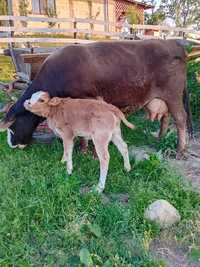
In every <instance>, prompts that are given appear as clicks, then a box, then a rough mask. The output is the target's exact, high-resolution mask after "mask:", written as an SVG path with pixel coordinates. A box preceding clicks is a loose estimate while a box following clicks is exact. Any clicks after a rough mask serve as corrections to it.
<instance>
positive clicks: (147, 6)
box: [123, 0, 153, 9]
mask: <svg viewBox="0 0 200 267" xmlns="http://www.w3.org/2000/svg"><path fill="white" fill-rule="evenodd" d="M123 1H126V2H130V3H133V4H135V5H138V6H142V7H143V8H144V9H149V8H152V7H153V6H152V5H150V4H145V3H141V2H139V1H135V0H123Z"/></svg>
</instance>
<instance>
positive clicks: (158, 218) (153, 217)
mask: <svg viewBox="0 0 200 267" xmlns="http://www.w3.org/2000/svg"><path fill="white" fill-rule="evenodd" d="M144 217H145V218H146V219H148V220H150V221H153V222H155V223H157V224H158V225H159V226H160V227H161V228H167V227H169V226H171V225H173V224H175V223H178V222H179V221H180V220H181V216H180V214H179V212H178V210H177V209H176V208H175V207H174V206H172V205H171V204H170V203H169V202H168V201H166V200H163V199H160V200H156V201H154V202H153V203H152V204H150V205H149V206H148V207H147V209H146V210H145V213H144Z"/></svg>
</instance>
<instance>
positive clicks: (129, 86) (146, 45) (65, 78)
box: [0, 40, 192, 153]
mask: <svg viewBox="0 0 200 267" xmlns="http://www.w3.org/2000/svg"><path fill="white" fill-rule="evenodd" d="M186 83H187V76H186V53H185V50H184V48H183V47H182V45H181V44H180V42H179V41H175V40H144V41H121V42H119V41H110V42H96V43H91V44H86V45H83V44H80V45H70V46H66V47H64V48H61V49H60V50H59V51H56V52H55V53H53V54H52V55H50V56H49V57H48V58H47V59H46V60H45V62H44V63H43V64H42V66H41V69H40V71H39V73H38V74H37V75H36V77H35V79H34V80H33V82H32V83H31V84H30V85H29V87H28V88H27V90H26V91H25V93H24V94H23V95H22V96H21V97H20V98H19V100H18V101H17V102H16V104H15V105H13V106H12V108H11V109H10V110H9V112H8V113H7V115H6V117H5V118H4V120H3V121H2V123H1V124H0V129H2V130H3V129H5V128H6V127H7V128H8V143H9V145H10V146H11V147H12V148H15V147H19V145H26V144H28V143H29V142H30V141H31V136H32V133H33V131H34V130H35V128H36V127H37V125H38V124H39V123H40V122H41V121H42V120H43V118H42V117H39V116H37V115H35V114H33V113H30V112H28V111H27V110H25V108H24V106H23V103H24V101H25V100H26V99H30V97H31V95H32V94H33V93H35V92H37V91H39V90H42V91H48V93H49V94H50V96H51V97H55V96H57V97H71V98H96V97H97V96H102V97H103V98H104V99H105V101H106V102H108V103H111V104H113V105H115V106H117V107H118V108H120V109H121V108H126V107H133V106H134V107H135V108H137V109H140V108H143V107H144V106H145V105H146V104H148V103H149V102H150V101H151V100H153V99H154V98H159V99H162V100H163V101H164V102H165V103H166V104H167V107H168V109H169V113H170V114H171V115H172V117H173V119H174V120H175V123H176V127H177V131H178V152H180V153H183V152H184V150H185V148H186V122H187V125H188V130H189V133H190V134H192V127H191V118H190V110H189V98H188V93H187V84H186ZM163 118H164V117H163ZM162 122H163V120H162ZM163 125H164V124H163V123H162V127H163ZM5 126H6V127H5Z"/></svg>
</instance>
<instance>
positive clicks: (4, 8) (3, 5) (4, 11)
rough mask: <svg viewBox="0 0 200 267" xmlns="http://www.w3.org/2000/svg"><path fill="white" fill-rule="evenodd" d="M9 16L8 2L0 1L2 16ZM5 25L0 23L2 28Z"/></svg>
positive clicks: (0, 13)
mask: <svg viewBox="0 0 200 267" xmlns="http://www.w3.org/2000/svg"><path fill="white" fill-rule="evenodd" d="M7 14H8V7H7V1H6V0H1V1H0V15H7ZM4 24H5V23H4V22H3V21H0V26H3V25H4Z"/></svg>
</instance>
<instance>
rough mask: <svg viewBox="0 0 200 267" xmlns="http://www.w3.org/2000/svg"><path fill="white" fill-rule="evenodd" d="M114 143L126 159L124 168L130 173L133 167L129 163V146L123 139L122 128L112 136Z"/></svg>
mask: <svg viewBox="0 0 200 267" xmlns="http://www.w3.org/2000/svg"><path fill="white" fill-rule="evenodd" d="M112 142H113V143H114V144H115V145H116V147H117V149H118V150H119V152H120V153H121V155H122V157H123V159H124V168H125V169H126V170H127V171H128V172H129V171H130V170H131V165H130V161H129V154H128V146H127V144H126V143H125V142H124V140H123V139H122V135H121V129H120V127H119V128H117V129H116V131H115V132H114V134H113V136H112Z"/></svg>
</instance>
